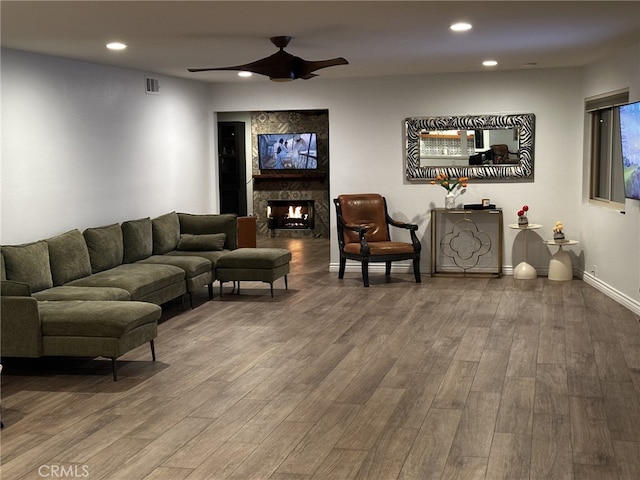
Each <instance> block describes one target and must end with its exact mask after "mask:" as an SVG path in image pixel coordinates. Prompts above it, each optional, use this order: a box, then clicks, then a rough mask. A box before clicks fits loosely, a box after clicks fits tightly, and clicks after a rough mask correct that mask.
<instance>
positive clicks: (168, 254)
mask: <svg viewBox="0 0 640 480" xmlns="http://www.w3.org/2000/svg"><path fill="white" fill-rule="evenodd" d="M236 248H237V217H236V215H234V214H211V215H204V214H202V215H195V214H187V213H176V212H170V213H167V214H165V215H162V216H160V217H157V218H153V219H151V218H142V219H136V220H129V221H126V222H123V223H121V224H112V225H105V226H100V227H95V228H88V229H86V230H84V231H83V232H80V230H77V229H74V230H70V231H68V232H65V233H62V234H60V235H57V236H55V237H52V238H48V239H45V240H39V241H36V242H31V243H28V244H23V245H6V246H3V247H1V248H0V260H1V262H0V267H1V268H0V274H1V280H2V291H1V293H2V295H1V300H2V304H1V310H0V313H1V315H2V318H1V332H0V333H1V335H2V337H1V342H0V348H1V354H2V356H3V357H30V358H34V357H41V356H90V357H99V356H104V357H108V358H111V359H112V362H113V375H114V379H116V363H115V359H116V358H117V357H118V356H120V355H122V354H124V353H126V352H127V351H129V350H131V349H132V348H135V347H137V346H139V345H142V344H143V343H146V342H150V343H151V350H152V354H153V356H154V357H155V353H154V351H153V339H154V338H155V336H156V334H157V331H156V328H157V321H158V320H159V318H160V316H161V313H162V311H161V308H160V305H162V304H164V303H166V302H168V301H170V300H173V299H176V298H179V297H182V296H183V295H184V294H185V293H187V294H189V296H190V297H191V296H192V294H193V292H196V291H197V290H198V289H201V288H204V287H205V286H207V287H208V290H209V297H210V298H212V297H213V288H212V284H213V282H214V281H215V280H216V273H215V272H216V265H217V261H218V259H219V258H221V257H222V256H223V255H224V254H225V253H226V252H229V251H231V250H235V249H236ZM191 302H192V303H191V306H193V300H192V298H191Z"/></svg>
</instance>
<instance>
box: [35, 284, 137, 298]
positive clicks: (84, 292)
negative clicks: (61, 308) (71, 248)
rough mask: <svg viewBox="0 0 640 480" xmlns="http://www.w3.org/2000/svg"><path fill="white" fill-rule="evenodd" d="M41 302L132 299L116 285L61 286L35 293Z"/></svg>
mask: <svg viewBox="0 0 640 480" xmlns="http://www.w3.org/2000/svg"><path fill="white" fill-rule="evenodd" d="M33 298H35V299H36V300H38V301H39V302H59V301H65V300H105V301H106V300H109V301H114V300H123V301H127V300H130V299H131V295H129V292H127V291H126V290H123V289H122V288H116V287H72V286H69V285H62V286H60V287H53V288H47V289H46V290H42V291H40V292H36V293H34V294H33Z"/></svg>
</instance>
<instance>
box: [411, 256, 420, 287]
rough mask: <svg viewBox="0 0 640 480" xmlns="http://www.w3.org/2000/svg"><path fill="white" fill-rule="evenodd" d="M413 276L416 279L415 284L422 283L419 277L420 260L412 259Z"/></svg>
mask: <svg viewBox="0 0 640 480" xmlns="http://www.w3.org/2000/svg"><path fill="white" fill-rule="evenodd" d="M413 275H414V276H415V277H416V283H421V282H422V277H421V276H420V259H419V258H414V259H413Z"/></svg>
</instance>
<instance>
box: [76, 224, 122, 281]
mask: <svg viewBox="0 0 640 480" xmlns="http://www.w3.org/2000/svg"><path fill="white" fill-rule="evenodd" d="M83 236H84V240H85V242H86V243H87V248H88V249H89V258H90V259H91V271H92V273H98V272H102V271H103V270H108V269H110V268H113V267H117V266H118V265H120V264H121V263H122V258H123V256H124V246H123V243H122V228H121V227H120V225H118V224H117V223H114V224H113V225H105V226H103V227H94V228H87V229H86V230H85V231H84V232H83Z"/></svg>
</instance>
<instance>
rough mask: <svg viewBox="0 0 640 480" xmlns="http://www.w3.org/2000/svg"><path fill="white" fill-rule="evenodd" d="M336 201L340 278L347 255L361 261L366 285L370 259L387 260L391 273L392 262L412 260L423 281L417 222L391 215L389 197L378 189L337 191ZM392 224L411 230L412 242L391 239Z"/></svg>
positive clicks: (386, 271) (417, 279)
mask: <svg viewBox="0 0 640 480" xmlns="http://www.w3.org/2000/svg"><path fill="white" fill-rule="evenodd" d="M333 203H334V204H335V206H336V213H337V216H338V218H337V224H338V245H339V247H340V270H339V272H338V278H344V270H345V266H346V263H347V259H350V260H357V261H359V262H361V263H362V281H363V283H364V286H365V287H368V286H369V262H385V263H386V270H385V273H386V275H387V276H389V275H391V262H395V261H397V260H413V274H414V275H415V278H416V283H420V281H421V280H420V250H421V248H422V247H421V245H420V241H419V240H418V237H417V236H416V231H417V230H418V226H417V225H415V224H412V223H403V222H398V221H395V220H393V219H392V218H391V217H389V214H388V213H387V201H386V200H385V198H384V197H383V196H381V195H378V194H376V193H362V194H353V195H338V198H335V199H334V200H333ZM389 226H393V227H397V228H405V229H407V230H409V233H410V235H411V243H408V242H393V241H391V237H390V235H389Z"/></svg>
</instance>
